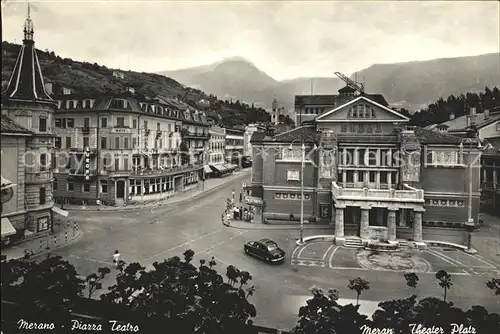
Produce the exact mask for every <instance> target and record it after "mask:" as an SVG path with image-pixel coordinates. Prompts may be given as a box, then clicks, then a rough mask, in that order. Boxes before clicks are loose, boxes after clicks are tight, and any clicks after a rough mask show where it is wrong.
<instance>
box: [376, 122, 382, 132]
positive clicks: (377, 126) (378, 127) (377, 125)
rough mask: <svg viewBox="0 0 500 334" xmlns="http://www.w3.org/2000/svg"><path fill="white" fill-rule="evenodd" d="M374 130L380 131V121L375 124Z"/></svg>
mask: <svg viewBox="0 0 500 334" xmlns="http://www.w3.org/2000/svg"><path fill="white" fill-rule="evenodd" d="M375 132H382V126H381V125H380V123H377V124H375Z"/></svg>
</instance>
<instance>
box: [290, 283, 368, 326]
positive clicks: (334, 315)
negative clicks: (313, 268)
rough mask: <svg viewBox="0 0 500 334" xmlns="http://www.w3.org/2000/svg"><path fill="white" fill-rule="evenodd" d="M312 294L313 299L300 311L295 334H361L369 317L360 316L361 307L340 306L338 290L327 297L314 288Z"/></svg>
mask: <svg viewBox="0 0 500 334" xmlns="http://www.w3.org/2000/svg"><path fill="white" fill-rule="evenodd" d="M311 293H312V295H313V297H312V299H309V300H308V301H307V302H306V305H305V306H302V307H301V308H300V309H299V321H298V325H297V326H296V327H295V328H294V329H293V333H295V334H308V333H317V334H330V333H361V328H362V326H363V325H364V324H366V323H367V317H366V316H364V315H361V314H359V312H358V309H359V306H357V305H356V306H354V305H352V304H349V305H346V306H342V305H340V304H338V303H337V300H338V297H339V295H338V291H337V290H329V291H328V294H326V295H325V294H324V292H323V291H322V290H321V289H318V288H315V287H313V288H312V289H311Z"/></svg>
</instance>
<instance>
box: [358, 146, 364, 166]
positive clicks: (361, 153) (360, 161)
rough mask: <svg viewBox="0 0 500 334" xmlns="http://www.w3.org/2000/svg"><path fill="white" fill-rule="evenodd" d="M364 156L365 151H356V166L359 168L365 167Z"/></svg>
mask: <svg viewBox="0 0 500 334" xmlns="http://www.w3.org/2000/svg"><path fill="white" fill-rule="evenodd" d="M365 155H366V150H365V149H358V165H359V166H364V165H365Z"/></svg>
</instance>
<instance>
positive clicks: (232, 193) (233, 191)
mask: <svg viewBox="0 0 500 334" xmlns="http://www.w3.org/2000/svg"><path fill="white" fill-rule="evenodd" d="M232 194H233V203H234V188H233V192H232Z"/></svg>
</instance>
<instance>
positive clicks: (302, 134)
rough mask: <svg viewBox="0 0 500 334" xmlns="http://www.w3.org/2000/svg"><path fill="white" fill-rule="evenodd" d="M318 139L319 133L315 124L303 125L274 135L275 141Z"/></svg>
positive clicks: (289, 141)
mask: <svg viewBox="0 0 500 334" xmlns="http://www.w3.org/2000/svg"><path fill="white" fill-rule="evenodd" d="M317 140H318V135H317V132H316V128H315V126H314V125H303V126H300V127H298V128H295V129H292V130H290V131H287V132H283V133H280V134H277V135H275V136H274V137H273V141H277V142H285V143H291V142H293V141H305V142H316V141H317Z"/></svg>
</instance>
